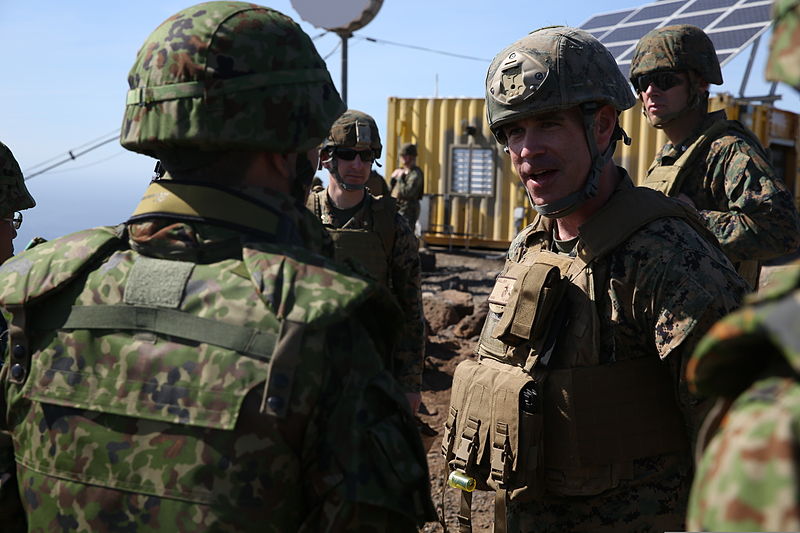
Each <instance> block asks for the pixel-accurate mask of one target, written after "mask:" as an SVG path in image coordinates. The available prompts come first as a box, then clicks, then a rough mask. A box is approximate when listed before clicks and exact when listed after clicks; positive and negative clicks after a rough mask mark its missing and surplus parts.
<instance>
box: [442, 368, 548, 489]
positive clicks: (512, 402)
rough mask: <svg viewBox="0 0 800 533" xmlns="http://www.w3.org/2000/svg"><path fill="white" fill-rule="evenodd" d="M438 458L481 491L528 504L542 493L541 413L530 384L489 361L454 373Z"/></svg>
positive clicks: (523, 375)
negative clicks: (506, 494) (491, 491)
mask: <svg viewBox="0 0 800 533" xmlns="http://www.w3.org/2000/svg"><path fill="white" fill-rule="evenodd" d="M452 390H453V392H452V395H451V399H450V412H449V416H448V420H447V423H446V430H445V436H444V440H443V445H442V452H443V454H444V455H445V460H446V461H447V463H448V465H449V467H450V470H455V471H459V472H462V473H464V474H466V475H468V476H470V477H472V478H474V479H475V481H476V483H477V488H478V489H481V490H495V491H507V492H508V495H509V499H511V500H518V501H527V500H530V499H533V498H534V497H535V496H536V495H538V494H540V493H541V490H542V481H541V480H542V468H541V466H542V446H541V442H542V412H541V406H540V405H538V404H537V401H538V394H537V391H536V384H535V382H534V379H533V378H532V377H531V376H530V375H529V374H527V373H526V372H525V371H524V370H523V369H521V368H519V367H515V366H512V365H508V364H505V363H501V362H499V361H495V360H492V359H482V360H481V361H480V362H477V361H472V360H467V361H463V362H461V363H460V364H459V365H458V367H456V371H455V374H454V376H453V389H452Z"/></svg>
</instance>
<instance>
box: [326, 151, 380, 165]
mask: <svg viewBox="0 0 800 533" xmlns="http://www.w3.org/2000/svg"><path fill="white" fill-rule="evenodd" d="M333 155H335V156H336V157H338V158H339V159H342V160H344V161H352V160H353V159H355V158H356V156H360V157H361V161H362V162H364V163H372V162H373V161H375V152H373V151H372V150H353V149H350V148H336V149H335V150H334V151H333Z"/></svg>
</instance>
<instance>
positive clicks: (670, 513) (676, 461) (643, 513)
mask: <svg viewBox="0 0 800 533" xmlns="http://www.w3.org/2000/svg"><path fill="white" fill-rule="evenodd" d="M690 485H691V469H690V467H689V460H688V458H687V459H685V460H684V459H683V458H678V457H676V456H674V455H671V456H660V457H651V458H646V459H639V460H637V461H635V462H634V464H633V479H630V480H625V481H623V482H621V483H620V485H619V486H617V487H615V488H613V489H610V490H607V491H605V492H603V493H601V494H598V495H597V496H588V497H586V496H555V495H545V497H544V498H542V499H538V500H536V501H533V502H525V503H519V502H511V503H510V504H509V507H508V531H509V533H512V532H513V533H565V532H571V533H579V532H586V533H651V532H652V533H655V532H658V533H663V532H664V531H683V530H684V522H685V517H686V505H687V500H688V496H689V488H690Z"/></svg>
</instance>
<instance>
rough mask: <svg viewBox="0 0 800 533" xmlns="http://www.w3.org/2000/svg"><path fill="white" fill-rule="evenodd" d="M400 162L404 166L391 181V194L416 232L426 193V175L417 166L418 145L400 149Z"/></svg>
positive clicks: (395, 173)
mask: <svg viewBox="0 0 800 533" xmlns="http://www.w3.org/2000/svg"><path fill="white" fill-rule="evenodd" d="M400 160H401V162H402V166H401V167H400V168H397V169H395V170H394V172H392V175H391V177H390V179H389V184H390V185H389V194H391V195H392V198H395V199H396V200H397V208H398V210H399V211H400V214H401V215H403V216H404V217H405V219H406V220H407V221H408V225H409V226H410V227H411V229H412V230H414V229H415V226H416V225H417V220H418V219H419V210H420V205H419V201H420V200H421V199H422V195H423V193H424V191H425V174H424V173H423V172H422V169H421V168H419V167H418V166H417V145H416V144H414V143H406V144H404V145H403V146H402V147H401V148H400Z"/></svg>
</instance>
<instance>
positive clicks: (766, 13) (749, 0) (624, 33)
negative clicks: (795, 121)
mask: <svg viewBox="0 0 800 533" xmlns="http://www.w3.org/2000/svg"><path fill="white" fill-rule="evenodd" d="M771 5H772V0H654V1H652V2H650V3H647V4H643V5H641V6H638V7H634V8H630V9H624V10H617V11H610V12H605V13H598V14H596V15H594V16H592V17H591V18H590V19H589V20H587V21H586V22H584V23H583V24H581V25H580V26H579V28H581V29H584V30H586V31H589V32H590V33H591V34H592V35H594V36H595V37H597V39H598V40H599V41H600V42H601V43H603V44H604V45H605V46H606V47H607V48H608V49H609V50H612V55H613V56H614V58H615V60H616V61H617V65H618V66H619V68H620V70H621V71H622V73H623V74H624V75H625V76H626V77H627V73H628V72H629V70H630V62H631V59H632V55H633V51H634V49H635V46H636V43H637V42H638V41H639V39H641V38H642V37H643V36H644V35H645V34H646V33H647V32H648V31H651V30H653V29H655V28H660V27H664V26H671V25H673V24H693V25H695V26H698V27H700V28H702V29H703V30H704V31H705V32H706V34H708V36H709V37H710V38H711V40H712V42H714V43H715V48H716V52H717V57H718V58H719V60H720V65H721V66H724V65H725V64H727V63H728V62H730V61H731V60H732V59H733V58H734V57H735V56H736V55H737V54H739V53H740V52H741V51H742V50H744V49H745V48H747V47H748V46H750V44H752V43H753V41H755V40H756V39H757V38H758V37H760V36H761V35H763V34H764V33H765V32H766V31H767V30H768V29H769V27H770V23H771ZM661 13H670V14H669V16H658V14H661ZM614 21H615V22H614Z"/></svg>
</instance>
